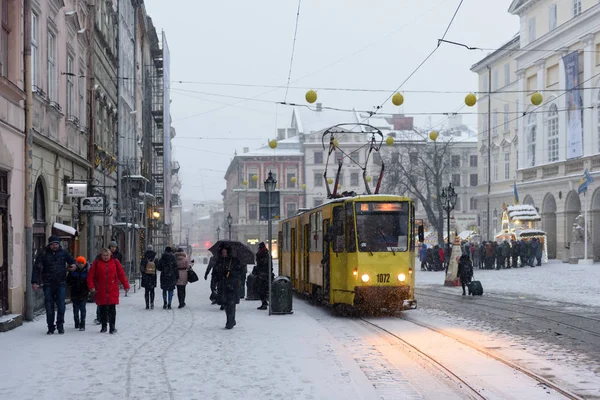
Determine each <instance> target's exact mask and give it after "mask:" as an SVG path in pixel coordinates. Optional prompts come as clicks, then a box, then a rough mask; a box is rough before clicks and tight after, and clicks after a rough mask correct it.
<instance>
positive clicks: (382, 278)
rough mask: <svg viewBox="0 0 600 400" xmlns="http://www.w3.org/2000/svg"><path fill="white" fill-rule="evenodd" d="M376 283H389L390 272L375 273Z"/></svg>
mask: <svg viewBox="0 0 600 400" xmlns="http://www.w3.org/2000/svg"><path fill="white" fill-rule="evenodd" d="M377 283H390V274H377Z"/></svg>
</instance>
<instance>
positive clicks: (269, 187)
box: [264, 171, 277, 315]
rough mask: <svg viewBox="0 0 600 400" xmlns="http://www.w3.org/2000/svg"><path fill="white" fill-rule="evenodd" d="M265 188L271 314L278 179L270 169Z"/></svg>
mask: <svg viewBox="0 0 600 400" xmlns="http://www.w3.org/2000/svg"><path fill="white" fill-rule="evenodd" d="M264 183H265V190H266V191H267V224H268V225H267V229H268V234H267V235H268V241H269V315H271V274H272V271H273V254H272V250H273V249H272V247H273V239H272V237H271V236H272V232H271V193H272V192H274V191H275V187H276V186H277V181H276V180H275V179H274V178H273V173H272V172H271V171H269V176H268V177H267V179H266V180H265V182H264Z"/></svg>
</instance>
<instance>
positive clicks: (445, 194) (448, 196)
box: [440, 182, 458, 259]
mask: <svg viewBox="0 0 600 400" xmlns="http://www.w3.org/2000/svg"><path fill="white" fill-rule="evenodd" d="M457 197H458V196H457V195H456V192H455V191H454V187H453V186H452V182H450V183H449V184H448V187H447V188H444V189H442V194H440V200H441V201H442V207H443V208H444V211H446V213H447V216H448V249H447V250H446V252H449V251H450V212H451V211H452V210H454V207H455V206H456V199H457ZM449 256H450V254H448V257H449ZM448 259H449V258H448Z"/></svg>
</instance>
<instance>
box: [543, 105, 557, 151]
mask: <svg viewBox="0 0 600 400" xmlns="http://www.w3.org/2000/svg"><path fill="white" fill-rule="evenodd" d="M546 122H547V123H546V126H547V129H548V162H556V161H558V138H559V136H558V131H559V126H560V125H559V124H560V120H559V116H558V107H557V106H556V104H550V107H549V108H548V119H547V121H546Z"/></svg>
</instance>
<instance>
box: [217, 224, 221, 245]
mask: <svg viewBox="0 0 600 400" xmlns="http://www.w3.org/2000/svg"><path fill="white" fill-rule="evenodd" d="M220 235H221V228H219V227H218V226H217V242H218V241H219V236H220Z"/></svg>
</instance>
